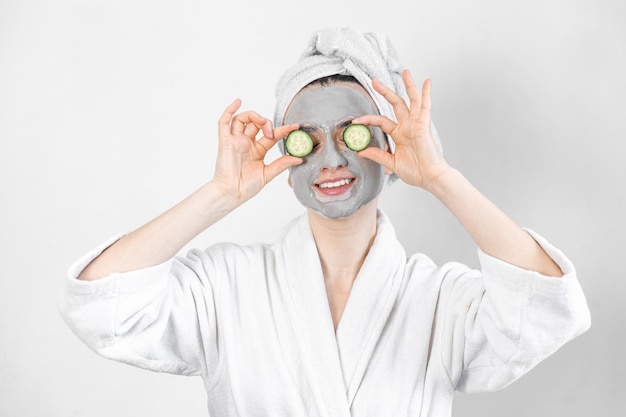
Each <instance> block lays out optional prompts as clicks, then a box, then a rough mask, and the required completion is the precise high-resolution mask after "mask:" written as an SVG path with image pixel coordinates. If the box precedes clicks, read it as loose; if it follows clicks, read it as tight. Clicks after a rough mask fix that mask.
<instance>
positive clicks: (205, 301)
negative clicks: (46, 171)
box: [59, 237, 218, 376]
mask: <svg viewBox="0 0 626 417" xmlns="http://www.w3.org/2000/svg"><path fill="white" fill-rule="evenodd" d="M118 238H119V237H116V238H115V239H112V240H111V241H109V242H106V243H105V244H103V245H101V246H100V247H98V248H96V249H95V250H93V251H92V252H91V253H88V254H87V255H86V256H84V257H83V258H81V259H80V260H78V261H77V262H76V263H75V264H74V265H73V266H72V267H71V268H70V270H69V274H68V275H69V276H68V278H67V280H66V282H65V289H64V291H63V292H62V296H61V299H60V303H59V309H60V313H61V315H62V317H63V319H64V320H65V321H66V323H67V324H68V325H69V327H70V328H71V329H72V331H73V332H74V333H75V334H76V335H77V336H78V337H79V338H80V339H81V340H82V341H83V342H84V343H85V344H86V345H87V346H88V347H89V348H91V349H92V350H94V351H95V352H96V353H98V354H100V355H102V356H104V357H106V358H109V359H113V360H117V361H120V362H124V363H128V364H131V365H134V366H138V367H140V368H145V369H149V370H153V371H158V372H168V373H174V374H181V375H199V374H202V375H207V372H208V375H209V376H210V375H211V372H212V371H213V370H214V369H215V367H216V364H217V354H218V350H217V342H216V340H217V337H216V321H215V320H216V315H215V311H214V301H213V292H212V287H211V285H210V283H209V282H208V280H207V279H206V278H205V275H206V274H205V273H204V271H205V266H206V265H203V263H202V262H201V261H200V260H199V259H198V257H197V256H194V255H193V254H190V255H189V256H187V257H185V258H174V259H171V260H169V261H167V262H164V263H162V264H159V265H155V266H151V267H148V268H143V269H139V270H135V271H131V272H125V273H114V274H111V275H109V276H106V277H103V278H101V279H98V280H95V281H81V280H78V279H77V276H78V275H79V274H80V272H81V271H82V270H83V269H84V268H85V266H87V265H88V264H89V262H91V261H92V260H93V259H95V258H96V257H97V256H98V255H99V254H100V253H101V252H102V251H103V250H104V249H105V248H107V247H108V246H110V245H111V244H112V243H114V242H115V241H116V240H117V239H118Z"/></svg>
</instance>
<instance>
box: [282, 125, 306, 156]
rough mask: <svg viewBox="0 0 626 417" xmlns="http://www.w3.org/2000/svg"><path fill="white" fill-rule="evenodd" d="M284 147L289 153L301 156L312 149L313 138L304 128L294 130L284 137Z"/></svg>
mask: <svg viewBox="0 0 626 417" xmlns="http://www.w3.org/2000/svg"><path fill="white" fill-rule="evenodd" d="M285 149H286V150H287V153H289V155H292V156H295V157H298V158H302V157H303V156H307V155H308V154H310V153H311V151H312V150H313V139H311V136H310V135H309V134H308V133H307V132H305V131H304V130H300V129H298V130H294V131H292V132H290V133H289V134H288V135H287V138H285Z"/></svg>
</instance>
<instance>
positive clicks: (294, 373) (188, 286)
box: [61, 213, 589, 417]
mask: <svg viewBox="0 0 626 417" xmlns="http://www.w3.org/2000/svg"><path fill="white" fill-rule="evenodd" d="M377 229H378V232H377V236H376V238H375V241H374V243H373V245H372V248H371V250H370V252H369V254H368V255H367V258H366V259H365V262H364V264H363V267H362V268H361V271H360V272H359V275H358V277H357V279H356V281H355V283H354V286H353V288H352V291H351V293H350V298H349V300H348V303H347V305H346V308H345V310H344V313H343V316H342V318H341V321H340V323H339V327H338V328H337V331H336V332H334V331H333V323H332V318H331V315H330V310H329V306H328V300H327V295H326V288H325V285H324V277H323V275H322V268H321V265H320V260H319V257H318V255H317V250H316V246H315V241H314V239H313V236H312V233H311V229H310V226H309V222H308V218H307V216H306V214H305V215H303V216H302V217H300V218H297V219H295V220H294V221H292V222H290V223H289V224H288V225H287V226H286V227H285V229H284V232H283V235H282V236H281V238H280V239H279V240H278V241H277V242H276V243H275V244H271V245H265V244H254V245H249V246H239V245H233V244H219V245H216V246H213V247H211V248H209V249H207V250H205V251H192V252H190V254H189V255H188V256H187V257H177V258H175V259H173V260H171V261H168V262H165V263H163V264H160V265H156V266H154V267H150V268H145V269H140V270H137V271H132V272H127V273H120V274H112V275H110V276H108V277H105V278H102V279H100V280H97V281H93V282H85V281H79V280H77V279H76V276H77V275H78V274H79V273H80V271H81V269H82V268H83V267H84V266H85V265H87V264H88V263H89V262H90V261H91V259H93V258H95V257H96V256H97V255H98V254H99V253H100V252H101V251H102V250H104V248H106V246H107V245H108V244H110V243H111V242H107V243H106V244H105V245H103V246H101V247H99V248H97V249H96V250H94V251H93V252H91V253H90V254H88V255H87V256H86V257H84V258H82V259H81V260H80V261H79V262H77V263H76V264H75V265H74V266H73V267H72V268H71V271H70V277H69V279H68V280H67V282H66V291H65V294H64V297H63V301H62V303H61V311H62V314H63V317H64V319H65V320H66V322H67V323H68V324H69V325H70V327H71V328H72V329H73V331H74V332H75V333H76V334H77V335H78V336H79V337H80V338H81V339H82V340H83V341H84V342H85V343H86V344H87V345H88V346H89V347H91V348H92V349H93V350H95V351H96V352H98V353H99V354H101V355H103V356H105V357H107V358H111V359H115V360H118V361H122V362H126V363H129V364H132V365H135V366H139V367H142V368H147V369H151V370H154V371H161V372H172V373H176V374H185V375H201V376H202V378H203V379H204V384H205V387H206V390H207V397H208V408H209V412H210V415H211V416H212V417H230V416H232V417H234V416H276V417H281V416H285V417H286V416H289V417H292V416H307V417H309V416H316V417H331V416H333V417H349V416H353V417H366V416H394V417H409V416H410V417H418V416H423V417H434V416H436V417H445V416H450V415H451V405H452V398H453V393H454V391H455V390H459V391H464V392H476V391H487V390H495V389H499V388H502V387H504V386H506V385H507V384H509V383H511V382H512V381H514V380H515V379H516V378H518V377H519V376H520V375H522V374H523V373H525V372H526V371H528V370H529V369H531V368H532V367H533V366H535V365H536V364H537V363H538V362H539V361H541V360H542V359H544V358H545V357H546V356H548V355H550V354H551V353H553V352H554V351H556V350H557V349H558V348H559V347H560V346H561V345H563V344H564V343H565V342H567V341H568V340H570V339H572V338H573V337H575V336H576V335H578V334H580V333H582V332H583V331H584V330H585V329H587V327H588V326H589V311H588V309H587V306H586V302H585V298H584V295H583V293H582V291H581V289H580V286H579V284H578V282H577V280H576V276H575V271H574V268H573V266H572V264H571V263H570V262H569V260H567V258H566V257H565V256H564V255H563V254H562V253H561V252H560V251H559V250H558V249H556V248H554V247H553V246H551V245H550V244H549V243H547V242H546V241H545V240H544V239H542V238H541V237H540V236H537V235H533V236H534V237H535V238H536V240H537V241H538V242H539V244H540V245H541V246H542V247H543V248H544V249H545V250H546V252H547V253H548V254H549V255H550V256H551V257H552V258H553V259H554V260H555V262H556V263H557V264H558V265H559V266H560V267H561V269H562V270H563V272H564V273H565V276H564V277H562V278H551V277H545V276H542V275H540V274H538V273H536V272H531V271H527V270H523V269H520V268H517V267H515V266H512V265H509V264H506V263H504V262H502V261H499V260H497V259H495V258H492V257H490V256H488V255H486V254H484V253H482V252H480V251H479V258H480V262H481V266H482V268H481V269H482V270H481V271H476V270H471V269H469V268H467V267H465V266H463V265H460V264H457V263H449V264H446V265H444V266H443V267H438V266H437V265H435V264H434V263H433V262H432V261H431V260H430V259H429V258H427V257H426V256H424V255H421V254H417V255H413V256H410V257H408V258H407V257H406V254H405V251H404V249H403V247H402V245H401V244H400V242H398V240H397V238H396V236H395V232H394V230H393V227H392V226H391V224H390V222H389V220H388V219H387V217H386V216H385V215H384V214H383V213H379V217H378V228H377Z"/></svg>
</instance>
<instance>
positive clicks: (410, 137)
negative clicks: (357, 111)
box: [352, 70, 449, 189]
mask: <svg viewBox="0 0 626 417" xmlns="http://www.w3.org/2000/svg"><path fill="white" fill-rule="evenodd" d="M402 79H403V81H404V85H405V86H406V90H407V94H408V96H409V100H410V105H409V106H407V104H406V102H405V101H404V100H403V99H402V98H401V97H400V96H398V95H397V94H396V93H395V92H394V91H393V90H391V89H389V88H387V87H386V86H384V85H383V84H381V83H380V82H378V81H376V80H374V82H373V83H372V85H373V87H374V89H375V90H376V91H377V92H379V93H380V94H381V95H382V96H383V97H384V98H385V99H386V100H387V101H388V102H389V103H390V104H391V105H392V106H393V111H394V114H395V115H396V118H397V120H398V122H397V123H396V122H394V121H392V120H391V119H389V118H388V117H386V116H380V115H369V116H362V117H359V118H356V119H354V120H353V122H352V123H361V124H365V125H370V126H378V127H379V128H381V130H382V131H383V132H385V133H387V134H388V135H390V136H391V137H392V138H393V140H394V142H395V143H396V149H395V152H394V153H393V154H392V153H390V152H386V151H384V150H382V149H379V148H374V147H371V148H367V149H364V150H362V151H361V152H359V153H358V155H359V156H361V157H363V158H368V159H371V160H373V161H375V162H378V163H379V164H381V165H383V166H384V167H385V168H387V169H389V170H391V171H393V172H394V173H395V174H396V175H397V176H398V177H399V178H400V179H401V180H402V181H404V182H406V183H407V184H410V185H415V186H418V187H422V188H425V189H432V187H434V184H435V183H436V181H437V179H438V178H439V177H440V176H441V175H442V174H443V173H444V172H445V171H446V170H448V168H449V166H448V164H447V163H446V161H445V160H444V159H443V155H442V154H441V150H440V149H439V146H438V145H437V143H436V142H435V139H434V138H433V135H432V132H431V129H430V125H431V111H432V109H431V99H430V80H426V81H425V82H424V85H423V86H422V93H421V95H420V92H419V90H418V88H417V86H416V85H415V82H414V81H413V78H412V77H411V75H410V73H409V71H408V70H404V71H403V72H402Z"/></svg>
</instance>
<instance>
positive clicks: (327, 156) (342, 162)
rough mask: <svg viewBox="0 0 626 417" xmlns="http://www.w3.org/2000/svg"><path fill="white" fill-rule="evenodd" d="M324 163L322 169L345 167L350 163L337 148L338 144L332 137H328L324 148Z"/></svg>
mask: <svg viewBox="0 0 626 417" xmlns="http://www.w3.org/2000/svg"><path fill="white" fill-rule="evenodd" d="M321 156H322V165H321V169H329V168H330V169H333V168H339V167H344V166H346V165H347V164H348V161H347V159H346V158H345V156H344V155H343V153H342V152H340V151H339V150H338V149H337V145H336V144H335V141H334V140H333V139H332V138H329V137H328V136H327V137H326V143H325V144H324V147H323V149H322V155H321Z"/></svg>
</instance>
